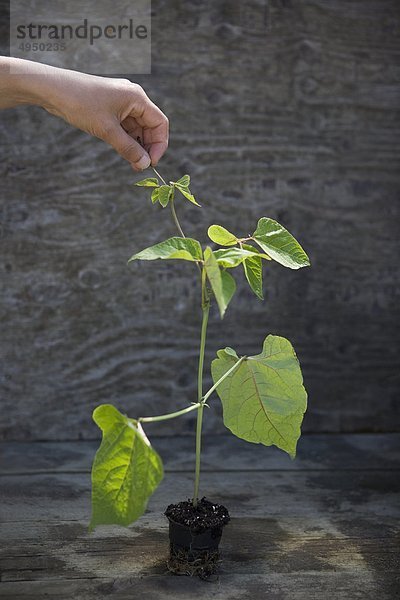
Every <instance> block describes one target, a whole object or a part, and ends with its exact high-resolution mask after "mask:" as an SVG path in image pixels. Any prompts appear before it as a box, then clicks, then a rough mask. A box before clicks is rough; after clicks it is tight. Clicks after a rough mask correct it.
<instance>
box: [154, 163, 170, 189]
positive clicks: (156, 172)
mask: <svg viewBox="0 0 400 600" xmlns="http://www.w3.org/2000/svg"><path fill="white" fill-rule="evenodd" d="M151 168H152V169H153V171H154V173H155V174H156V175H157V177H159V178H160V179H161V181H162V182H163V184H164V185H168V184H167V182H166V181H165V179H164V178H163V177H161V175H160V173H159V172H158V171H157V170H156V169H155V168H154V167H151Z"/></svg>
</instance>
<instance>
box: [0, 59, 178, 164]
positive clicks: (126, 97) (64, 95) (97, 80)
mask: <svg viewBox="0 0 400 600" xmlns="http://www.w3.org/2000/svg"><path fill="white" fill-rule="evenodd" d="M4 61H13V63H12V65H13V73H14V74H13V75H10V74H8V81H5V80H6V79H7V74H6V73H5V69H4ZM18 68H20V69H21V73H24V75H18V74H15V73H16V71H18ZM27 74H28V75H29V76H27ZM10 88H11V90H10ZM0 91H3V92H4V91H5V96H6V97H5V99H4V97H3V102H2V103H1V104H0V106H14V105H16V104H39V105H40V106H42V107H43V108H45V109H46V110H47V111H48V112H50V113H52V114H54V115H57V116H58V117H62V118H63V119H64V120H65V121H67V122H68V123H70V124H71V125H73V126H75V127H77V128H79V129H82V130H83V131H86V132H87V133H90V134H91V135H94V136H96V137H98V138H100V139H102V140H104V141H105V142H107V143H108V144H110V145H111V146H112V147H113V148H115V150H116V151H117V152H118V154H120V155H121V156H122V157H123V158H125V159H126V160H127V161H128V162H129V163H130V164H131V165H132V167H133V169H134V170H135V171H141V170H143V169H146V168H147V167H148V166H150V164H152V165H153V166H156V165H157V163H158V161H159V160H160V158H161V157H162V155H163V154H164V152H165V151H166V149H167V146H168V119H167V117H166V116H165V115H164V114H163V113H162V112H161V110H160V109H159V108H158V107H157V106H156V105H155V104H154V103H153V102H152V101H151V100H150V99H149V97H148V96H147V95H146V93H145V92H144V90H143V89H142V88H141V87H140V86H139V85H137V84H136V83H131V82H130V81H129V80H127V79H111V78H108V77H98V76H95V75H87V74H85V73H79V72H77V71H69V70H67V69H58V68H55V67H50V66H49V65H43V64H39V63H34V62H30V61H25V60H24V61H22V60H20V59H4V58H2V59H1V62H0ZM13 91H14V96H13ZM7 92H8V94H7ZM13 97H14V98H15V100H14V101H13ZM7 100H8V102H7Z"/></svg>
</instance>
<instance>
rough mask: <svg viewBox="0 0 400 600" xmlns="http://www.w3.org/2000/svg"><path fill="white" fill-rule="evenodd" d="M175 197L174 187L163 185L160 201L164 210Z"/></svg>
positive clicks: (160, 189) (160, 191)
mask: <svg viewBox="0 0 400 600" xmlns="http://www.w3.org/2000/svg"><path fill="white" fill-rule="evenodd" d="M173 197H174V188H173V186H172V185H161V186H160V188H159V196H158V199H159V201H160V204H161V206H162V207H163V208H165V207H166V206H167V204H168V202H169V201H170V200H171V199H172V198H173Z"/></svg>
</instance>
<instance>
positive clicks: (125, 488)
mask: <svg viewBox="0 0 400 600" xmlns="http://www.w3.org/2000/svg"><path fill="white" fill-rule="evenodd" d="M93 420H94V421H95V423H96V424H97V425H98V426H99V427H100V429H101V430H102V432H103V439H102V442H101V445H100V448H99V449H98V450H97V452H96V456H95V459H94V462H93V467H92V518H91V521H90V525H89V529H90V530H91V531H92V530H93V529H94V528H95V527H97V525H107V524H115V525H129V524H130V523H132V522H133V521H136V519H138V518H139V517H140V516H141V515H142V514H143V513H144V511H145V510H146V506H147V502H148V500H149V498H150V496H151V495H152V494H153V492H154V491H155V489H156V488H157V487H158V485H159V484H160V482H161V480H162V478H163V465H162V461H161V458H160V457H159V455H158V454H157V452H156V451H155V450H153V448H152V447H151V444H150V442H149V440H148V439H147V437H146V435H145V433H144V431H143V429H142V427H141V425H140V424H139V425H135V424H134V423H133V422H132V421H131V420H130V419H128V418H127V417H125V416H124V415H122V414H121V413H120V412H119V411H118V410H117V409H116V408H115V407H114V406H111V405H110V404H103V405H101V406H98V407H97V408H96V409H95V410H94V412H93Z"/></svg>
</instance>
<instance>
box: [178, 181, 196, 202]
mask: <svg viewBox="0 0 400 600" xmlns="http://www.w3.org/2000/svg"><path fill="white" fill-rule="evenodd" d="M175 187H176V189H177V190H179V191H180V193H181V194H182V195H183V196H185V198H187V199H188V200H190V202H192V204H195V205H196V206H200V204H199V203H198V202H197V201H196V198H195V197H194V196H193V194H191V193H190V191H189V188H187V187H183V186H181V185H178V183H176V184H175Z"/></svg>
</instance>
